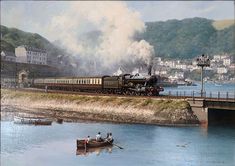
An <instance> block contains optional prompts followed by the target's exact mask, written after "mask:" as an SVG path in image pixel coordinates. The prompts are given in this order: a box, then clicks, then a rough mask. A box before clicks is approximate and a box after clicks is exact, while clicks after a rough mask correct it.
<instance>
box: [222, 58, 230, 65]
mask: <svg viewBox="0 0 235 166" xmlns="http://www.w3.org/2000/svg"><path fill="white" fill-rule="evenodd" d="M230 64H231V59H230V58H224V59H223V65H224V66H230Z"/></svg>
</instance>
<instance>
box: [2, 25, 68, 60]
mask: <svg viewBox="0 0 235 166" xmlns="http://www.w3.org/2000/svg"><path fill="white" fill-rule="evenodd" d="M1 34H2V39H1V50H6V51H11V52H15V48H16V47H18V46H20V45H27V46H30V47H34V48H39V49H46V50H47V52H48V55H49V57H51V56H58V55H59V54H64V53H65V52H64V51H63V50H62V49H60V48H58V47H56V46H54V45H53V44H52V43H50V42H49V41H48V40H47V39H45V38H43V37H42V36H40V35H39V34H36V33H29V32H24V31H21V30H19V29H16V28H7V27H5V26H3V25H1Z"/></svg>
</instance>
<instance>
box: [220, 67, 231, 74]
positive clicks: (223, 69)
mask: <svg viewBox="0 0 235 166" xmlns="http://www.w3.org/2000/svg"><path fill="white" fill-rule="evenodd" d="M227 72H228V69H227V68H225V67H218V68H217V73H218V74H226V73H227Z"/></svg>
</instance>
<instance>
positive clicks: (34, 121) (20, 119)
mask: <svg viewBox="0 0 235 166" xmlns="http://www.w3.org/2000/svg"><path fill="white" fill-rule="evenodd" d="M14 123H18V124H34V125H51V123H52V121H51V120H49V119H46V118H32V117H18V116H15V117H14Z"/></svg>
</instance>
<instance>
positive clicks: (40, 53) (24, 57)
mask: <svg viewBox="0 0 235 166" xmlns="http://www.w3.org/2000/svg"><path fill="white" fill-rule="evenodd" d="M15 55H16V61H17V62H22V63H32V64H43V65H46V64H47V52H46V51H45V50H42V49H38V48H32V47H28V46H19V47H17V48H16V49H15Z"/></svg>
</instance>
